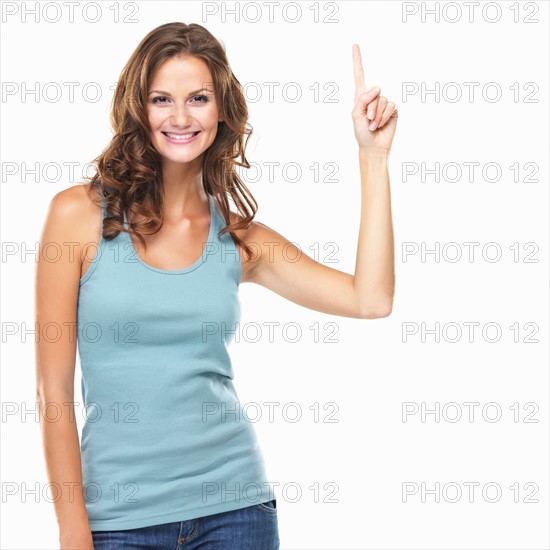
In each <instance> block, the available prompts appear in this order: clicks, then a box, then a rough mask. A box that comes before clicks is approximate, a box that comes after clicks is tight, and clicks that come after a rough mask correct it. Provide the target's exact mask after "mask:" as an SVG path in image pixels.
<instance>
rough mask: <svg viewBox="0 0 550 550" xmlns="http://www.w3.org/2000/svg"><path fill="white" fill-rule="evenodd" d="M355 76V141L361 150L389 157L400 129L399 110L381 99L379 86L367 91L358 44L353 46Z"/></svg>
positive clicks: (353, 112)
mask: <svg viewBox="0 0 550 550" xmlns="http://www.w3.org/2000/svg"><path fill="white" fill-rule="evenodd" d="M353 74H354V78H355V105H354V107H353V111H352V112H351V116H352V118H353V127H354V132H355V139H356V140H357V143H358V144H359V147H360V148H361V149H365V150H372V151H373V152H376V151H385V152H388V153H389V152H390V149H391V145H392V141H393V136H394V134H395V128H396V126H397V107H396V106H395V103H393V102H391V101H388V100H387V99H386V98H385V97H384V96H381V95H380V91H381V90H380V88H379V87H378V86H373V87H371V88H370V89H369V90H368V89H367V86H366V84H365V74H364V73H363V63H362V61H361V51H360V50H359V46H358V45H357V44H353ZM371 112H372V114H371ZM371 124H375V125H376V126H375V127H374V129H370V128H369V126H370V125H371Z"/></svg>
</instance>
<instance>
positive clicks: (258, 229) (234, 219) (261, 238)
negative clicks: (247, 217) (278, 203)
mask: <svg viewBox="0 0 550 550" xmlns="http://www.w3.org/2000/svg"><path fill="white" fill-rule="evenodd" d="M230 219H231V223H238V222H241V221H243V220H244V218H243V217H242V216H241V215H240V214H237V213H235V212H230ZM235 234H236V235H237V237H239V238H240V239H242V240H243V241H244V242H245V243H246V244H247V245H250V246H251V247H252V250H253V251H255V254H254V256H253V257H251V258H250V259H248V260H247V259H246V258H245V255H244V252H243V251H242V250H239V252H240V254H241V262H242V265H243V275H242V282H250V281H252V280H253V274H254V271H253V270H255V269H257V267H258V266H259V264H260V261H259V260H261V258H265V257H266V256H268V255H269V251H268V250H267V249H266V247H272V246H273V243H274V242H275V243H279V244H281V245H284V244H286V243H287V242H288V241H287V240H286V239H285V238H284V237H283V236H282V235H281V234H279V233H277V231H275V230H274V229H272V228H271V227H269V226H267V225H265V224H264V223H262V222H260V221H258V220H252V222H251V223H250V225H249V227H248V228H246V229H238V230H236V231H235Z"/></svg>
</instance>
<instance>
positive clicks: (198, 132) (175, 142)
mask: <svg viewBox="0 0 550 550" xmlns="http://www.w3.org/2000/svg"><path fill="white" fill-rule="evenodd" d="M169 133H170V134H176V135H185V134H188V133H189V132H185V134H178V133H177V132H169ZM199 134H200V130H198V131H197V133H196V134H195V135H194V136H193V137H190V138H189V139H173V138H171V137H169V136H167V135H166V134H165V133H164V132H162V135H163V136H164V137H165V138H166V140H167V141H169V142H170V143H174V144H175V145H185V144H187V143H191V142H192V141H195V139H197V137H198V136H199Z"/></svg>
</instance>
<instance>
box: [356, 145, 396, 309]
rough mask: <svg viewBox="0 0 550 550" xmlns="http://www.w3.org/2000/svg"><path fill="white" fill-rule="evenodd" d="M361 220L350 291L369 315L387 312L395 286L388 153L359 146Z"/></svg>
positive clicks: (390, 305)
mask: <svg viewBox="0 0 550 550" xmlns="http://www.w3.org/2000/svg"><path fill="white" fill-rule="evenodd" d="M358 156H359V168H360V175H361V221H360V225H359V238H358V243H357V257H356V263H355V275H354V290H355V295H356V298H357V301H358V303H359V304H361V307H362V310H363V311H365V312H366V313H367V316H369V317H383V316H386V315H389V313H390V311H391V307H392V302H393V295H394V287H395V270H394V242H393V226H392V215H391V194H390V180H389V174H388V160H389V153H388V152H385V151H380V150H365V149H362V148H359V150H358Z"/></svg>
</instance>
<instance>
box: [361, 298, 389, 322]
mask: <svg viewBox="0 0 550 550" xmlns="http://www.w3.org/2000/svg"><path fill="white" fill-rule="evenodd" d="M392 307H393V301H392V300H385V301H380V302H377V303H376V304H369V305H368V306H367V307H365V308H364V309H363V310H361V312H360V318H361V319H381V318H382V317H389V315H390V314H391V312H392Z"/></svg>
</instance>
